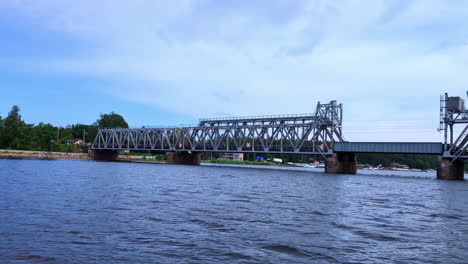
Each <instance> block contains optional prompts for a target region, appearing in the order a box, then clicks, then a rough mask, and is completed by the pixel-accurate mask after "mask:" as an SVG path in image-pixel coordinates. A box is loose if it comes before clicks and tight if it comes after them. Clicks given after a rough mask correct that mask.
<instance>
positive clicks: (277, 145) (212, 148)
mask: <svg viewBox="0 0 468 264" xmlns="http://www.w3.org/2000/svg"><path fill="white" fill-rule="evenodd" d="M342 117H343V106H342V104H337V102H336V101H331V102H330V103H328V104H321V103H320V102H319V103H318V104H317V109H316V111H315V113H314V114H304V115H284V116H258V117H238V118H220V119H216V118H210V119H200V123H199V124H198V125H197V126H187V127H171V128H167V127H159V128H137V129H123V128H115V129H100V130H99V131H98V134H97V136H96V138H95V139H94V142H93V146H92V149H94V150H140V151H194V152H197V151H200V152H203V151H206V152H257V153H291V154H321V155H327V154H331V152H332V149H333V146H334V143H335V142H344V139H343V136H342Z"/></svg>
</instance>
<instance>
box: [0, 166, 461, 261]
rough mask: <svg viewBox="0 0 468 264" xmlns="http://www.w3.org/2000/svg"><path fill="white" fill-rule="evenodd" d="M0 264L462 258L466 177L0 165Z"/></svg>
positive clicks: (189, 168)
mask: <svg viewBox="0 0 468 264" xmlns="http://www.w3.org/2000/svg"><path fill="white" fill-rule="evenodd" d="M0 198H1V199H0V263H2V264H3V263H468V182H467V181H464V182H451V181H438V180H435V179H434V176H433V175H431V176H427V175H426V176H424V175H423V176H421V175H419V176H411V175H407V176H405V175H404V174H402V175H400V176H398V177H394V176H374V175H372V176H371V175H365V174H364V173H363V172H362V173H360V174H359V175H328V174H324V173H321V172H316V171H313V170H310V171H295V170H268V169H262V170H261V169H253V168H250V169H246V168H230V167H209V166H178V165H162V164H138V163H116V162H114V163H109V162H94V161H80V160H49V161H44V160H5V159H3V160H1V159H0Z"/></svg>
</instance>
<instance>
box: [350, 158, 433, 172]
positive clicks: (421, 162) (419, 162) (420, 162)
mask: <svg viewBox="0 0 468 264" xmlns="http://www.w3.org/2000/svg"><path fill="white" fill-rule="evenodd" d="M357 160H358V162H359V163H362V164H369V165H371V166H374V167H375V166H378V165H382V166H384V167H390V166H391V165H392V163H399V164H405V165H408V166H410V168H415V169H420V170H428V169H435V168H436V167H437V165H438V162H437V156H431V155H408V154H358V155H357Z"/></svg>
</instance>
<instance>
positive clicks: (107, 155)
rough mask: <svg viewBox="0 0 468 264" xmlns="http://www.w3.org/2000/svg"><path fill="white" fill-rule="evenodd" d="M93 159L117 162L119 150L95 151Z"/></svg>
mask: <svg viewBox="0 0 468 264" xmlns="http://www.w3.org/2000/svg"><path fill="white" fill-rule="evenodd" d="M90 154H91V158H92V159H94V160H107V161H112V160H116V159H117V156H119V151H118V150H108V149H104V150H93V151H92V152H91V153H90Z"/></svg>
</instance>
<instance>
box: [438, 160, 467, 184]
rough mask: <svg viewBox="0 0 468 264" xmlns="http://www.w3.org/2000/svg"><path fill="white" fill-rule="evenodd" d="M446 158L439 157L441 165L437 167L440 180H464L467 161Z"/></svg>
mask: <svg viewBox="0 0 468 264" xmlns="http://www.w3.org/2000/svg"><path fill="white" fill-rule="evenodd" d="M451 161H452V160H451V159H444V158H442V157H439V167H438V168H437V179H440V180H459V181H462V180H463V179H464V176H465V162H464V161H463V160H459V159H457V160H455V161H454V162H451Z"/></svg>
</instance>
